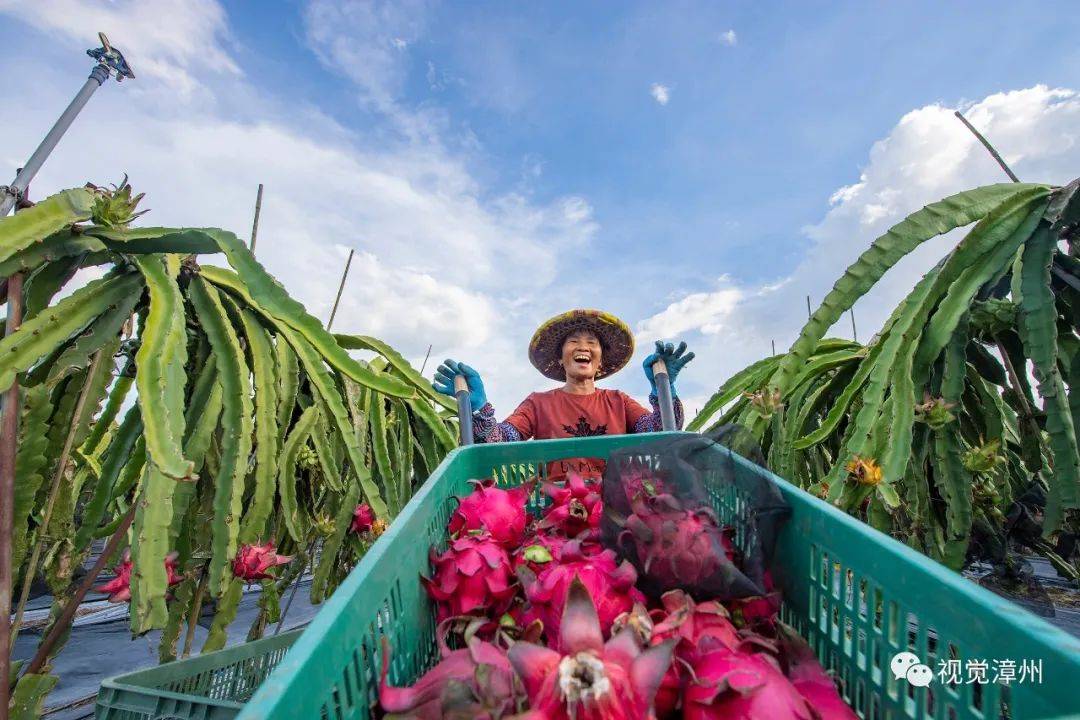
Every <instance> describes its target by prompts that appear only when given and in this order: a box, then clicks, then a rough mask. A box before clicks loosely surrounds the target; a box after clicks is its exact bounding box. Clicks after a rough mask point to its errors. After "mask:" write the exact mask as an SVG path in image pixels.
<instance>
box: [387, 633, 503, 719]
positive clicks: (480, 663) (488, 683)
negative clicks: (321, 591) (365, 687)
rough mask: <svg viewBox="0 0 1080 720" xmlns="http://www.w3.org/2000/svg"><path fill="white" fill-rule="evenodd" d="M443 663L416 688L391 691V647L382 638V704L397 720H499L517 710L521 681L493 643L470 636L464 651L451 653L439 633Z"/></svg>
mask: <svg viewBox="0 0 1080 720" xmlns="http://www.w3.org/2000/svg"><path fill="white" fill-rule="evenodd" d="M439 648H440V651H441V654H442V660H440V661H439V664H438V665H436V666H435V667H433V668H432V669H431V670H429V671H428V672H427V673H426V674H425V675H424V676H423V677H422V678H420V679H419V680H418V681H417V682H416V684H415V685H413V686H412V687H407V688H398V687H393V686H391V685H390V684H389V682H388V675H389V672H390V643H389V642H387V639H386V637H383V666H382V676H381V678H380V681H379V704H380V705H382V709H383V710H384V711H386V712H387V713H393V714H394V717H397V718H403V719H404V718H410V719H414V720H449V719H450V718H458V717H460V718H463V719H464V718H476V719H478V720H497V719H498V718H501V717H503V716H504V715H508V714H509V713H511V712H514V711H515V710H516V709H517V707H516V706H517V704H518V699H519V695H520V683H518V681H517V678H516V677H515V676H514V671H513V668H511V667H510V661H509V660H507V658H506V653H505V651H503V650H502V649H500V648H499V647H497V646H495V645H492V644H491V643H488V642H484V641H483V640H480V639H478V638H476V637H470V638H469V639H468V641H467V646H466V647H465V648H463V649H461V650H450V649H449V648H448V647H447V646H446V644H445V641H444V640H443V638H442V636H441V635H440V640H439Z"/></svg>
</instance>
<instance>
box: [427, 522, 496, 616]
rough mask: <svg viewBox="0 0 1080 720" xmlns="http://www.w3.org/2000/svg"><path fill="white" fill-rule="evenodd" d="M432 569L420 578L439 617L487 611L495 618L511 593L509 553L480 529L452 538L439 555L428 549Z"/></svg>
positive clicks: (486, 612)
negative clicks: (434, 603) (479, 530)
mask: <svg viewBox="0 0 1080 720" xmlns="http://www.w3.org/2000/svg"><path fill="white" fill-rule="evenodd" d="M431 564H432V566H433V567H434V572H433V573H432V576H431V577H430V578H426V577H421V580H422V581H423V583H424V587H426V588H427V591H428V594H430V595H431V597H432V598H434V599H435V601H436V604H437V607H438V618H439V621H440V622H441V621H442V620H445V619H446V618H450V617H456V616H461V615H475V614H486V615H488V616H489V617H494V618H497V617H499V616H500V615H502V614H503V613H504V612H505V611H506V610H507V608H508V607H509V605H510V601H511V599H512V598H513V596H514V593H515V587H514V574H513V566H512V565H511V564H510V555H509V554H508V553H507V552H506V549H505V548H504V547H503V546H502V544H501V543H500V542H499V541H498V540H496V539H495V538H494V537H493V536H492V535H490V534H489V533H486V532H481V533H478V534H476V535H464V536H462V537H459V538H457V539H456V540H452V541H451V542H450V547H449V548H447V550H446V552H444V553H442V554H441V555H437V554H435V551H434V550H432V552H431Z"/></svg>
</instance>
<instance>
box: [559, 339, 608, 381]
mask: <svg viewBox="0 0 1080 720" xmlns="http://www.w3.org/2000/svg"><path fill="white" fill-rule="evenodd" d="M600 361H601V348H600V338H598V337H597V336H596V334H595V333H593V332H592V331H590V330H577V331H575V332H572V333H570V334H569V335H567V336H566V339H565V340H563V346H562V366H563V368H565V369H566V379H567V380H593V379H595V378H596V374H597V373H598V372H600Z"/></svg>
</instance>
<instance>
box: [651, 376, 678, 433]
mask: <svg viewBox="0 0 1080 720" xmlns="http://www.w3.org/2000/svg"><path fill="white" fill-rule="evenodd" d="M652 371H653V380H655V381H656V399H657V400H658V401H659V403H660V426H661V427H662V428H663V429H664V430H675V429H676V427H675V401H674V400H673V399H672V397H671V379H670V378H669V377H668V371H667V365H666V364H664V361H663V360H657V361H656V362H654V363H653V365H652Z"/></svg>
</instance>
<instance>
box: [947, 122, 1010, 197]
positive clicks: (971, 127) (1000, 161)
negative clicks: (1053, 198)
mask: <svg viewBox="0 0 1080 720" xmlns="http://www.w3.org/2000/svg"><path fill="white" fill-rule="evenodd" d="M953 115H955V116H956V119H957V120H959V121H960V122H962V123H964V127H966V128H967V129H968V130H970V131H971V134H972V135H974V136H975V138H976V139H977V140H978V141H979V142H981V143H982V145H983V147H984V148H986V150H987V152H989V153H990V155H991V156H992V157H993V158H994V159H995V160H997V164H998V165H1000V166H1001V169H1002V170H1004V171H1005V174H1006V175H1008V176H1009V179H1010V180H1012V181H1013V182H1014V183H1018V182H1020V178H1018V177H1016V175H1015V173H1013V171H1012V170H1010V169H1009V166H1008V165H1006V164H1005V160H1003V159H1002V157H1001V156H1000V155H998V151H997V150H995V149H994V146H993V145H991V144H990V141H989V140H987V139H986V138H984V137H983V136H982V133H980V132H979V131H978V130H976V129H975V126H974V125H972V124H971V123H969V122H968V119H967V118H966V117H964V115H963V114H962V113H961V112H960V111H959V110H957V111H955V112H954V113H953Z"/></svg>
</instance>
